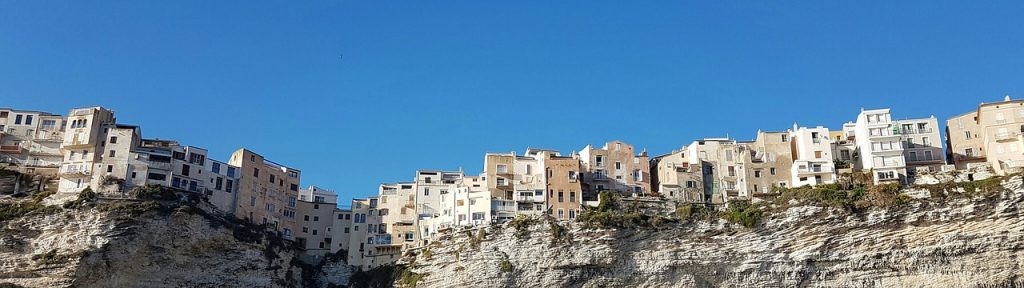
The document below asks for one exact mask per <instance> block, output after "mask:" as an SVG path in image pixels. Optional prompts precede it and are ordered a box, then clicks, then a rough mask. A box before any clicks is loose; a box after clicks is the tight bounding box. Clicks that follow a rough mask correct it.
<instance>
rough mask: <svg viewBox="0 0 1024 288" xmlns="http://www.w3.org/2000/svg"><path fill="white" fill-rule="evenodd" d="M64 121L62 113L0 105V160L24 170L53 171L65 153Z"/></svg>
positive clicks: (46, 172) (57, 167)
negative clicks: (63, 146)
mask: <svg viewBox="0 0 1024 288" xmlns="http://www.w3.org/2000/svg"><path fill="white" fill-rule="evenodd" d="M64 122H65V119H64V117H63V116H61V115H55V114H50V113H46V112H39V111H25V110H15V109H10V108H0V163H7V164H9V165H13V166H15V167H17V168H18V169H19V170H20V171H22V172H26V173H38V174H46V175H56V174H57V171H58V169H59V168H60V164H61V162H62V160H63V156H64V155H63V154H62V153H61V151H60V146H61V142H62V141H63V140H64V129H65V125H64Z"/></svg>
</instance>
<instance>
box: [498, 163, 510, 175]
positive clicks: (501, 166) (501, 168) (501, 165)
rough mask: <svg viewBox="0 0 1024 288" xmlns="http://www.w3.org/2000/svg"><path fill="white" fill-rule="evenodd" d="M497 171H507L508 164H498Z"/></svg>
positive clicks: (502, 172)
mask: <svg viewBox="0 0 1024 288" xmlns="http://www.w3.org/2000/svg"><path fill="white" fill-rule="evenodd" d="M498 173H499V174H505V173H508V165H505V164H498Z"/></svg>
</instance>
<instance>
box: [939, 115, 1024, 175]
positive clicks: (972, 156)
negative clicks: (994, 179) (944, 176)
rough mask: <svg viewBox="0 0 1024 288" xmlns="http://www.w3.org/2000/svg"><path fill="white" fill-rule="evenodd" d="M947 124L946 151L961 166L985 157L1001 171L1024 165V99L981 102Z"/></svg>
mask: <svg viewBox="0 0 1024 288" xmlns="http://www.w3.org/2000/svg"><path fill="white" fill-rule="evenodd" d="M972 122H973V123H972ZM946 124H947V125H946V129H947V131H946V137H947V139H948V141H949V145H948V148H949V150H948V152H947V155H949V156H950V160H951V161H952V162H953V163H954V164H955V165H956V166H957V167H958V168H962V167H966V166H967V164H968V163H976V162H981V161H982V160H984V161H985V162H987V163H988V164H989V165H990V166H991V167H992V169H993V170H995V172H996V173H998V174H1001V175H1005V174H1007V173H1013V172H1017V171H1020V170H1021V169H1022V168H1024V136H1022V133H1024V100H1013V99H1010V96H1006V97H1005V98H1003V101H1001V102H994V103H982V104H980V105H978V109H977V110H976V111H975V112H972V113H968V114H963V115H960V116H956V117H953V118H951V119H949V120H947V121H946Z"/></svg>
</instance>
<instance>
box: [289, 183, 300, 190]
mask: <svg viewBox="0 0 1024 288" xmlns="http://www.w3.org/2000/svg"><path fill="white" fill-rule="evenodd" d="M288 188H289V189H290V190H292V191H299V185H298V184H291V186H289V187H288Z"/></svg>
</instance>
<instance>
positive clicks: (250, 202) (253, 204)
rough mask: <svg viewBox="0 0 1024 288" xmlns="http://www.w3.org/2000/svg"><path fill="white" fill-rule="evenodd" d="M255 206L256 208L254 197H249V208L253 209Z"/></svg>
mask: <svg viewBox="0 0 1024 288" xmlns="http://www.w3.org/2000/svg"><path fill="white" fill-rule="evenodd" d="M255 206H256V196H250V197H249V207H255Z"/></svg>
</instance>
